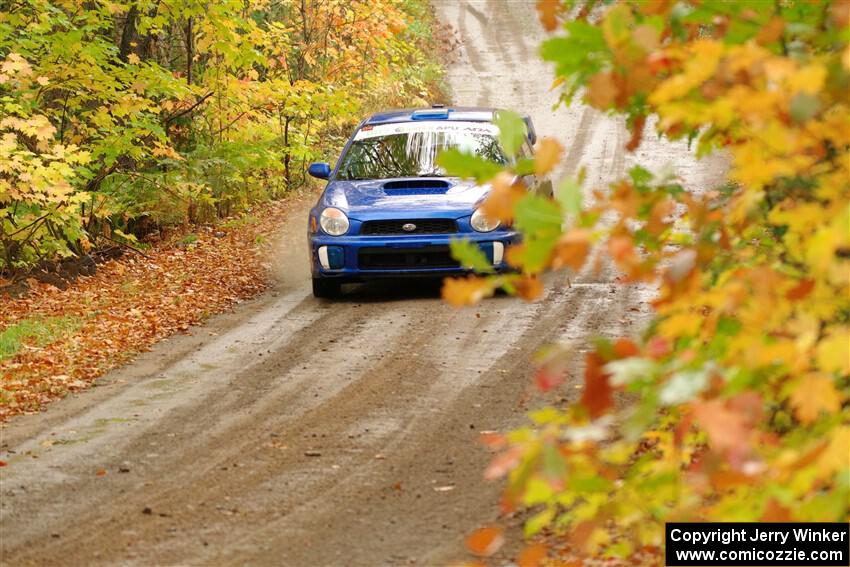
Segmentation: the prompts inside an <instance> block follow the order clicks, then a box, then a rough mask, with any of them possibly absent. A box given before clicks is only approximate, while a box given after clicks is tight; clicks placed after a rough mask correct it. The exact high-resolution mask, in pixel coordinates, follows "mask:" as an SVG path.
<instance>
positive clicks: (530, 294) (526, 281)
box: [514, 276, 543, 301]
mask: <svg viewBox="0 0 850 567" xmlns="http://www.w3.org/2000/svg"><path fill="white" fill-rule="evenodd" d="M514 285H515V286H516V291H517V295H519V296H520V297H521V298H523V299H524V300H526V301H534V300H535V299H540V297H541V296H542V295H543V282H541V281H540V278H538V277H536V276H528V277H525V278H522V279H521V280H519V281H518V282H516V283H515V284H514Z"/></svg>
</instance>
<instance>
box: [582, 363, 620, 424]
mask: <svg viewBox="0 0 850 567" xmlns="http://www.w3.org/2000/svg"><path fill="white" fill-rule="evenodd" d="M585 361H586V362H585V368H584V391H583V392H582V393H581V405H583V406H584V407H585V408H587V411H588V412H589V413H590V417H593V418H595V417H599V416H600V415H602V414H603V413H605V412H606V411H607V410H608V408H611V407H613V406H614V397H613V396H612V390H611V384H610V383H609V382H608V375H607V374H606V373H605V372H603V371H602V366H603V365H604V364H605V362H604V361H603V360H602V357H601V356H599V354H597V353H595V352H591V353H589V354H588V355H587V358H586V359H585Z"/></svg>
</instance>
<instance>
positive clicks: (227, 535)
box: [0, 0, 720, 566]
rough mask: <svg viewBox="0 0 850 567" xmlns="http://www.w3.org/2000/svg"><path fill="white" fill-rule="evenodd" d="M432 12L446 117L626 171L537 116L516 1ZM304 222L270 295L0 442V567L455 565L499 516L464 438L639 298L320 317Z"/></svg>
mask: <svg viewBox="0 0 850 567" xmlns="http://www.w3.org/2000/svg"><path fill="white" fill-rule="evenodd" d="M437 8H438V13H439V14H440V16H441V17H442V18H444V19H445V20H446V21H447V22H450V23H451V24H452V25H453V26H454V27H455V28H456V30H457V31H458V33H459V34H460V36H461V38H462V41H463V48H462V51H461V53H460V57H459V61H458V62H457V63H456V64H454V65H453V66H452V68H451V69H450V82H451V85H452V87H453V89H454V95H455V96H454V99H455V102H456V103H457V104H464V105H495V106H504V107H512V108H517V109H521V110H525V111H527V112H530V113H531V114H532V116H533V118H534V121H535V122H536V125H537V128H538V131H539V133H540V134H541V135H551V136H555V137H557V138H558V139H559V140H560V141H561V142H562V143H563V144H564V145H565V147H567V148H568V157H567V161H566V164H565V167H564V172H566V173H570V172H575V171H577V170H578V169H579V168H580V167H586V168H587V172H588V179H589V180H590V181H591V183H592V184H598V183H602V182H604V181H605V180H607V179H611V178H614V177H616V176H618V175H620V174H622V173H623V171H624V170H625V169H626V168H627V167H628V166H629V164H630V163H631V161H632V160H633V159H635V158H634V157H629V156H626V155H625V154H624V152H623V144H624V143H625V140H626V133H625V132H624V130H623V125H622V124H621V123H620V122H619V121H616V120H612V119H608V118H606V117H604V116H602V115H600V114H598V113H596V112H594V111H592V110H590V109H587V108H584V107H581V106H576V107H574V108H571V109H563V108H562V109H560V110H557V111H553V110H551V107H552V104H553V103H554V102H555V100H556V95H555V94H554V93H551V92H549V90H548V87H549V85H550V84H551V82H552V78H551V75H550V73H549V70H548V69H547V68H546V67H545V66H544V65H543V64H542V63H541V62H540V61H539V60H538V58H537V55H536V46H537V44H538V43H539V41H540V38H541V33H540V31H539V29H538V26H537V24H536V21H535V19H534V10H533V2H532V1H528V2H519V1H510V2H509V1H506V0H489V1H475V2H449V1H447V0H446V1H445V2H438V3H437ZM641 154H643V155H641ZM650 158H651V159H650ZM637 159H640V160H641V161H643V160H646V159H650V162H651V163H652V164H653V167H658V168H661V167H663V166H664V164H665V163H667V162H670V163H672V164H673V165H675V166H676V167H677V168H678V169H679V171H680V172H681V173H682V174H683V176H684V177H685V180H686V181H687V182H688V183H689V184H692V185H696V186H702V185H706V184H708V183H710V182H711V181H713V180H714V179H715V178H716V177H717V175H719V173H720V165H719V164H718V163H712V162H707V163H701V164H699V165H697V164H696V163H695V162H694V160H693V159H691V157H690V156H689V155H688V154H687V151H686V150H685V148H684V147H683V146H682V145H678V144H677V145H671V144H667V143H662V142H658V141H650V142H649V143H647V144H646V145H645V146H644V147H643V148H642V150H641V153H640V154H639V155H638V156H637ZM562 173H563V172H562ZM306 207H307V205H306V203H304V204H303V205H302V206H301V207H300V209H303V210H296V211H294V214H293V216H292V218H291V219H290V221H289V222H288V223H287V225H286V226H285V227H284V230H283V234H282V237H281V242H280V245H279V247H278V248H279V250H280V253H279V254H278V255H277V256H276V257H275V258H273V259H272V260H273V262H274V263H275V266H276V267H277V270H278V273H279V282H278V284H277V285H276V288H275V289H274V290H273V291H272V292H270V293H267V294H266V295H264V296H262V297H260V298H259V299H257V300H255V301H253V302H250V303H248V304H245V305H243V306H241V307H240V308H239V309H238V310H237V311H236V312H234V313H232V314H229V315H226V316H222V317H219V318H216V319H214V320H213V321H212V322H211V323H210V324H208V325H206V326H204V327H201V328H196V329H194V330H193V335H192V336H185V337H178V338H174V339H172V340H170V341H167V342H165V343H162V344H161V345H159V346H158V347H157V348H156V349H155V350H154V351H153V352H150V353H148V354H146V355H144V356H142V357H140V358H139V359H138V360H137V361H136V362H135V363H134V364H132V365H130V366H128V367H126V368H124V369H122V370H120V371H117V372H113V373H111V374H109V375H108V376H106V377H105V378H104V379H102V380H100V381H99V386H98V387H97V388H95V389H93V390H91V391H88V392H86V393H83V394H81V395H77V396H75V397H73V398H69V399H67V400H64V401H62V402H60V403H57V404H55V405H54V406H53V407H51V408H50V410H49V411H47V412H46V413H44V414H42V415H36V416H27V417H22V418H19V419H16V420H14V421H13V422H12V423H11V424H10V425H9V426H8V427H6V428H5V429H4V430H3V432H2V436H3V438H2V446H0V449H2V451H0V459H2V460H4V461H7V462H8V466H6V467H3V468H0V475H2V486H0V498H2V502H0V562H2V564H3V565H114V564H119V565H154V564H156V565H177V564H179V565H185V564H190V565H233V564H240V565H291V566H314V565H379V564H413V563H415V564H417V565H439V564H444V563H445V562H446V561H448V560H450V559H457V558H463V557H464V551H463V544H462V535H463V534H464V533H467V532H468V531H470V530H471V529H473V528H475V527H477V526H480V525H481V524H483V523H485V522H488V521H492V520H494V519H495V518H496V517H497V515H498V511H497V506H496V505H497V501H498V492H499V485H498V484H492V483H485V482H484V481H482V480H481V478H482V471H483V469H484V467H485V466H486V463H487V462H488V459H489V456H488V454H487V453H486V451H485V450H483V449H482V448H481V447H480V446H479V445H478V444H477V438H478V436H479V433H480V432H481V431H482V430H500V429H504V428H505V427H506V426H510V425H516V424H518V423H521V422H522V421H523V415H524V412H525V409H526V408H525V406H523V405H522V404H521V403H520V401H519V400H520V399H522V398H523V397H524V395H525V393H526V392H527V390H528V387H529V375H530V369H529V366H528V365H527V363H526V361H527V360H528V357H529V355H530V354H531V353H532V352H533V351H534V350H535V349H536V348H538V347H539V346H540V345H541V344H543V343H545V342H547V341H551V340H560V339H567V340H571V341H573V342H575V343H576V344H577V345H578V347H579V348H582V345H584V344H586V341H587V339H589V338H590V337H592V336H593V335H594V334H605V335H611V336H615V335H620V334H622V333H628V332H631V331H634V330H636V329H637V328H639V326H640V321H641V319H642V318H643V317H644V316H645V313H646V305H645V304H644V301H645V299H646V298H647V297H648V296H649V295H651V293H652V290H650V289H646V288H643V287H639V286H624V285H620V284H617V283H616V282H615V281H614V280H615V274H613V273H612V272H611V270H610V269H607V268H606V269H603V271H602V272H601V273H599V274H591V273H590V272H589V271H586V272H584V273H582V274H580V275H578V277H576V278H573V282H572V286H571V287H567V286H566V285H565V284H564V282H562V281H559V280H557V279H552V280H550V281H549V285H548V287H547V293H546V296H545V298H544V299H543V300H542V301H540V302H539V303H536V304H533V305H528V304H523V303H521V302H519V301H515V300H513V299H511V298H507V297H497V298H495V299H492V300H489V301H486V302H485V303H484V304H483V305H481V306H480V307H478V308H475V309H467V310H455V309H452V308H451V307H449V306H447V305H445V304H443V303H441V302H440V300H439V298H438V286H435V285H426V284H423V285H411V284H408V283H405V284H392V283H384V284H381V285H369V286H359V287H356V288H353V289H351V290H350V291H348V292H347V293H346V294H345V296H344V297H343V298H342V299H341V300H339V301H336V302H334V303H326V302H321V301H317V300H314V299H313V298H312V297H311V296H310V292H309V285H308V284H309V281H308V274H307V266H306V260H305V258H304V257H303V256H302V254H301V253H302V252H303V249H304V242H303V238H304V222H305V215H304V210H306ZM577 388H578V386H577V385H576V384H573V383H571V384H568V385H567V386H566V388H565V389H564V391H563V392H560V393H559V395H563V396H573V395H576V394H577V393H578V392H579V390H578V389H577ZM532 403H534V402H532Z"/></svg>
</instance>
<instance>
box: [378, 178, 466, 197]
mask: <svg viewBox="0 0 850 567" xmlns="http://www.w3.org/2000/svg"><path fill="white" fill-rule="evenodd" d="M449 187H451V185H450V184H449V182H448V181H443V180H442V179H401V180H398V181H387V182H386V183H384V185H383V189H384V191H385V192H386V193H387V195H443V194H445V193H446V192H447V191H448V190H449Z"/></svg>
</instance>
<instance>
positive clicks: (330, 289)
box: [313, 278, 340, 299]
mask: <svg viewBox="0 0 850 567" xmlns="http://www.w3.org/2000/svg"><path fill="white" fill-rule="evenodd" d="M339 288H340V283H339V282H338V281H336V280H327V279H324V278H313V297H319V298H322V299H333V298H334V297H337V296H338V295H339Z"/></svg>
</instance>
